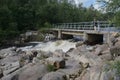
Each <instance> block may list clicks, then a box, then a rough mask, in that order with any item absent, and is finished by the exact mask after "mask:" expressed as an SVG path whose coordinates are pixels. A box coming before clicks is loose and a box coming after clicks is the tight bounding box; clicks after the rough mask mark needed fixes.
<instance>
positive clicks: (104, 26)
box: [53, 21, 120, 32]
mask: <svg viewBox="0 0 120 80" xmlns="http://www.w3.org/2000/svg"><path fill="white" fill-rule="evenodd" d="M53 28H55V29H74V30H98V31H117V32H118V31H120V28H116V27H115V25H114V24H113V23H112V24H110V23H109V22H107V21H97V22H93V21H91V22H77V23H58V24H54V25H53Z"/></svg>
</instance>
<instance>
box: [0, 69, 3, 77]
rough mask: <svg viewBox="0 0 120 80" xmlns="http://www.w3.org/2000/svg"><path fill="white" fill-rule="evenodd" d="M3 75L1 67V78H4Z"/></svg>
mask: <svg viewBox="0 0 120 80" xmlns="http://www.w3.org/2000/svg"><path fill="white" fill-rule="evenodd" d="M2 77H3V71H2V69H0V78H2Z"/></svg>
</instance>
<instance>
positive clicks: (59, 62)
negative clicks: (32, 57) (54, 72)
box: [46, 57, 66, 69]
mask: <svg viewBox="0 0 120 80" xmlns="http://www.w3.org/2000/svg"><path fill="white" fill-rule="evenodd" d="M46 62H47V63H46V64H50V65H53V66H54V67H55V68H56V69H59V68H64V67H65V65H66V64H65V60H64V59H63V58H58V57H49V58H47V59H46Z"/></svg>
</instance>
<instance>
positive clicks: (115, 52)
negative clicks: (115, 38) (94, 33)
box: [110, 45, 120, 59]
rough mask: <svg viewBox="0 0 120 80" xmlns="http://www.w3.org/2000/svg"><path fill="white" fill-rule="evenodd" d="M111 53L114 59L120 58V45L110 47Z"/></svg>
mask: <svg viewBox="0 0 120 80" xmlns="http://www.w3.org/2000/svg"><path fill="white" fill-rule="evenodd" d="M110 53H111V56H112V58H113V59H115V58H116V57H118V56H120V45H118V46H112V47H110Z"/></svg>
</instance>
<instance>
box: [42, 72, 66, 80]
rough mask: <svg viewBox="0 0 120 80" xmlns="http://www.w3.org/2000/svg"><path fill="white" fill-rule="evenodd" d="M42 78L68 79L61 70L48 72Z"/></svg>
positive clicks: (47, 79)
mask: <svg viewBox="0 0 120 80" xmlns="http://www.w3.org/2000/svg"><path fill="white" fill-rule="evenodd" d="M42 80H66V77H65V74H64V73H61V72H50V73H47V74H46V75H45V76H44V77H43V78H42Z"/></svg>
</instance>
